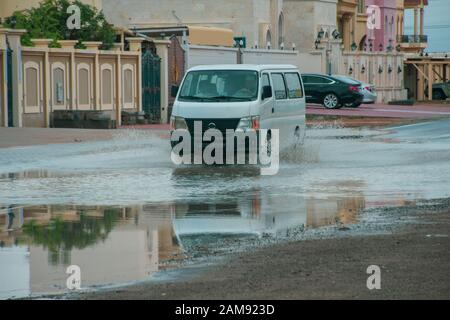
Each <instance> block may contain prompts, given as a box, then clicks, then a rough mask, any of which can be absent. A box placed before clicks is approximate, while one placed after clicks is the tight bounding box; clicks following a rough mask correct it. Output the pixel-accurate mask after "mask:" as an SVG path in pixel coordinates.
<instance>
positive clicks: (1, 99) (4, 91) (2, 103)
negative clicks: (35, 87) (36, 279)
mask: <svg viewBox="0 0 450 320" xmlns="http://www.w3.org/2000/svg"><path fill="white" fill-rule="evenodd" d="M0 51H1V52H3V55H2V60H1V61H0V65H2V66H3V72H2V74H0V79H1V81H0V84H1V86H0V108H1V109H0V121H1V123H0V127H7V126H8V87H7V84H6V29H0Z"/></svg>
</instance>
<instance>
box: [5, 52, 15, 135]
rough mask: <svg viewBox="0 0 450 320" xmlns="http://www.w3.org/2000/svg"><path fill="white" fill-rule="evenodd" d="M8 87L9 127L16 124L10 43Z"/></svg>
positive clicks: (7, 60)
mask: <svg viewBox="0 0 450 320" xmlns="http://www.w3.org/2000/svg"><path fill="white" fill-rule="evenodd" d="M6 87H7V101H8V127H12V126H14V115H13V112H14V111H13V79H12V50H11V48H10V47H9V45H8V44H7V47H6Z"/></svg>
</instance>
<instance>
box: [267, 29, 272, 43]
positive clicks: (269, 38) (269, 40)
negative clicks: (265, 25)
mask: <svg viewBox="0 0 450 320" xmlns="http://www.w3.org/2000/svg"><path fill="white" fill-rule="evenodd" d="M266 46H267V47H270V46H272V33H271V32H270V30H267V33H266Z"/></svg>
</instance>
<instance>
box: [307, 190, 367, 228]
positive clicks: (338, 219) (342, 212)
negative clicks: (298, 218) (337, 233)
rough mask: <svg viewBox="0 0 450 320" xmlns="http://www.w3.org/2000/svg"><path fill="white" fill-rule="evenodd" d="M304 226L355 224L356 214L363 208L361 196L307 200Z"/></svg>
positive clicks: (363, 202) (363, 200) (363, 203)
mask: <svg viewBox="0 0 450 320" xmlns="http://www.w3.org/2000/svg"><path fill="white" fill-rule="evenodd" d="M307 202H308V205H307V209H308V214H307V217H308V218H307V220H306V226H307V227H309V228H317V227H321V226H326V225H331V224H336V223H342V224H350V223H355V222H356V220H357V216H358V214H359V213H360V212H361V211H362V210H363V209H364V208H365V206H366V204H365V199H364V197H363V196H362V195H360V196H356V197H349V198H339V199H337V198H327V199H320V200H319V199H314V198H310V199H308V201H307Z"/></svg>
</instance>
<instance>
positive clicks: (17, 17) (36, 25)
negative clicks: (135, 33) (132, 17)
mask: <svg viewBox="0 0 450 320" xmlns="http://www.w3.org/2000/svg"><path fill="white" fill-rule="evenodd" d="M72 4H75V5H77V6H78V7H79V8H80V12H81V28H80V29H79V30H69V29H68V28H67V19H68V18H69V17H70V14H68V13H67V8H68V7H69V6H70V5H72ZM4 26H5V27H7V28H13V29H26V30H27V33H26V34H25V35H23V36H22V44H23V45H25V46H32V45H33V44H32V42H31V39H38V38H41V39H42V38H44V39H53V40H54V41H53V42H52V43H51V44H50V47H58V46H59V45H58V43H57V40H79V41H80V42H82V41H101V42H102V43H103V44H102V46H101V49H104V50H108V49H110V48H111V47H112V46H113V43H114V40H115V37H116V34H115V31H114V29H113V26H112V25H111V24H109V23H108V22H107V21H106V18H105V16H104V14H103V12H102V11H99V10H97V8H95V7H92V6H90V5H87V4H84V3H82V2H80V1H79V0H75V1H71V0H44V1H42V2H41V3H40V4H39V6H38V7H36V8H31V9H27V10H23V11H16V12H14V13H13V15H12V16H11V17H8V18H6V19H5V22H4ZM80 42H79V43H78V45H77V48H83V46H82V44H81V43H80Z"/></svg>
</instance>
